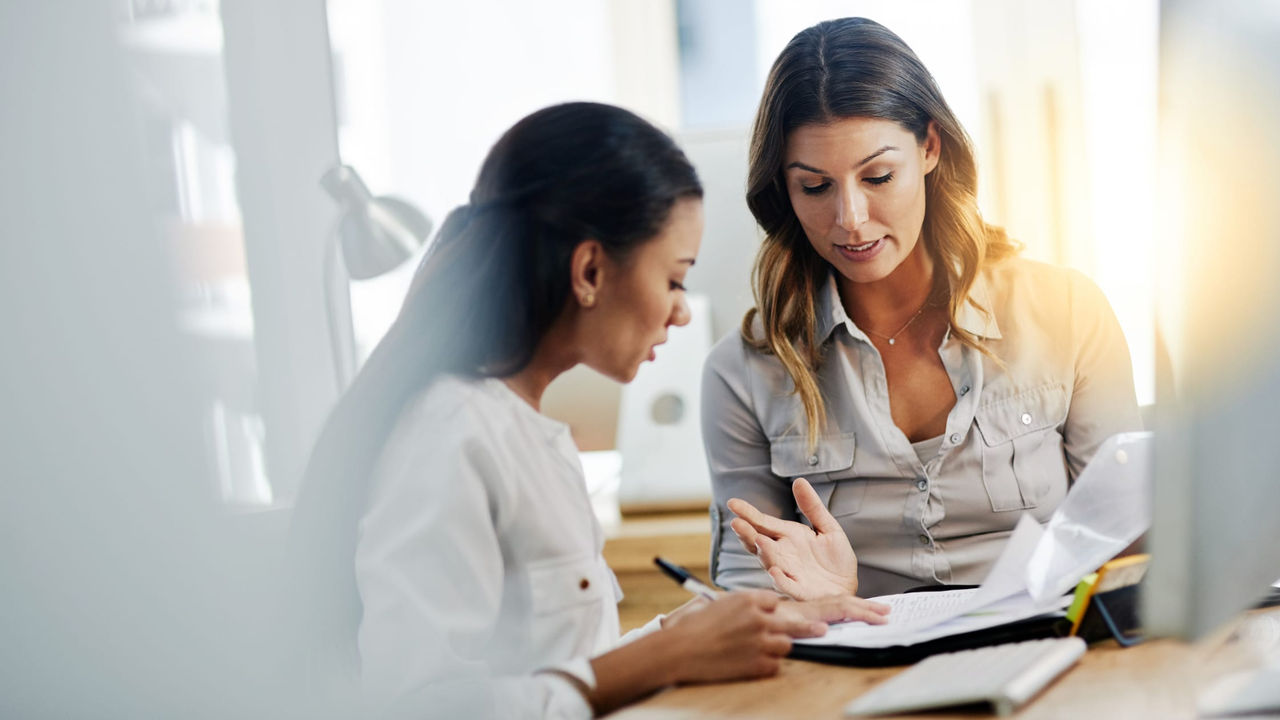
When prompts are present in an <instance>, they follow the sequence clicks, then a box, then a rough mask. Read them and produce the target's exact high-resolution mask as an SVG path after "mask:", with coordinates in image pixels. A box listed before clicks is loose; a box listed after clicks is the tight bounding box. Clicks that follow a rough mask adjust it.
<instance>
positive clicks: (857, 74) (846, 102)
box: [742, 17, 1018, 447]
mask: <svg viewBox="0 0 1280 720" xmlns="http://www.w3.org/2000/svg"><path fill="white" fill-rule="evenodd" d="M852 117H869V118H880V119H883V120H891V121H893V122H896V123H898V124H899V125H900V126H902V127H903V128H904V129H906V130H907V131H909V132H911V133H912V134H913V135H914V136H915V138H916V141H917V142H921V143H923V142H924V141H925V138H926V137H927V134H928V129H929V123H930V121H932V122H933V123H934V124H935V125H936V126H937V128H938V135H939V138H940V140H941V141H942V153H941V156H940V158H939V160H938V166H937V167H936V168H934V170H933V172H931V173H929V175H928V176H926V177H925V208H926V209H925V218H924V227H923V230H922V242H923V243H924V247H925V251H926V252H928V253H929V255H930V257H931V258H932V260H933V262H934V270H935V275H934V292H935V293H937V295H938V296H940V298H941V299H943V300H945V302H946V305H947V308H948V311H949V317H950V321H951V333H952V335H954V336H955V337H956V338H957V339H958V340H959V341H960V342H962V343H964V344H966V345H970V346H973V347H975V348H977V349H978V350H979V351H981V352H983V353H984V354H987V355H990V353H989V352H988V351H987V349H986V348H985V347H983V345H982V343H981V342H980V341H979V340H978V338H976V337H974V336H973V335H971V334H970V333H968V332H966V331H965V330H964V328H962V327H960V326H959V323H958V322H957V318H958V316H959V313H960V310H961V308H962V307H963V306H964V303H965V302H967V301H968V299H969V298H968V295H969V290H970V288H972V287H973V283H974V280H975V279H976V278H977V274H978V271H979V270H980V269H981V268H982V267H983V265H984V263H987V262H990V261H995V260H998V259H1000V258H1003V257H1007V256H1009V255H1012V254H1014V253H1015V252H1017V249H1018V246H1017V245H1016V244H1014V243H1012V242H1011V241H1010V240H1009V239H1008V237H1007V236H1006V235H1005V232H1004V230H1002V229H1000V228H998V227H996V226H994V225H989V224H987V223H986V222H984V221H983V220H982V217H981V216H980V214H979V213H978V200H977V192H978V170H977V164H976V162H975V161H974V154H973V144H972V143H971V142H970V140H969V136H968V134H966V133H965V130H964V128H963V127H961V125H960V121H959V120H957V119H956V116H955V114H954V113H952V112H951V108H950V107H949V106H948V105H947V101H946V100H945V99H944V98H943V97H942V91H941V90H939V89H938V85H937V83H935V82H934V80H933V76H932V75H930V74H929V71H928V70H927V69H925V66H924V64H923V63H921V62H920V58H918V57H916V54H915V53H914V52H912V51H911V48H910V47H908V46H907V44H906V43H905V42H903V41H902V38H899V37H898V36H897V35H895V34H893V33H892V32H890V31H889V29H888V28H886V27H884V26H883V25H881V24H879V23H877V22H874V21H872V20H868V19H866V18H858V17H852V18H841V19H839V20H828V21H826V22H822V23H819V24H817V25H814V26H813V27H811V28H808V29H806V30H802V31H800V32H799V33H798V34H797V35H796V36H795V37H794V38H792V39H791V42H789V43H787V46H786V48H784V49H783V51H782V54H781V55H779V56H778V59H777V60H776V61H775V62H774V64H773V69H772V70H771V71H770V72H769V79H768V81H767V82H766V84H765V90H764V96H763V97H762V98H761V100H760V108H759V110H758V111H757V114H756V120H755V127H754V129H753V131H752V136H751V154H750V163H749V170H748V179H747V206H748V207H750V208H751V213H752V214H753V215H755V217H756V221H757V222H759V223H760V227H761V228H762V229H763V230H764V232H765V240H764V242H763V244H761V246H760V250H759V253H758V255H757V256H756V264H755V271H754V277H753V283H752V285H753V290H754V292H755V300H756V306H755V307H754V308H752V309H751V310H750V311H749V312H748V313H747V315H746V317H745V318H744V319H743V322H742V335H743V337H744V338H745V339H746V340H747V341H748V342H750V343H751V344H752V345H754V346H755V347H756V348H758V349H760V350H762V351H764V352H769V353H772V354H774V355H776V356H777V357H778V360H779V361H780V362H782V364H783V366H784V367H786V369H787V373H788V374H789V375H790V376H791V378H792V380H793V381H794V383H795V387H796V392H797V393H798V394H799V395H800V399H801V402H802V403H803V405H804V410H805V417H806V419H807V421H808V439H809V444H810V446H811V447H812V446H814V445H815V444H816V443H817V437H818V432H819V430H820V428H821V425H822V422H823V418H824V417H825V412H826V411H825V409H824V403H823V401H822V396H821V394H820V393H819V391H818V385H817V381H816V379H815V373H816V371H817V368H818V366H819V364H820V363H821V361H822V357H821V348H820V347H818V345H817V343H816V342H815V341H814V332H815V328H816V310H815V300H816V296H817V290H818V288H819V287H821V285H822V283H823V281H824V278H825V277H826V274H827V268H828V267H829V266H828V264H827V262H826V261H825V260H823V259H822V257H821V256H819V255H818V254H817V252H816V251H815V250H814V249H813V247H812V246H811V245H810V244H809V241H808V239H807V238H806V237H805V233H804V229H803V228H802V227H801V226H800V220H799V219H798V218H797V217H796V214H795V211H794V210H793V209H792V207H791V199H790V197H789V196H788V194H787V186H786V182H785V180H784V179H783V175H782V163H783V157H784V154H785V152H786V145H787V138H788V136H789V135H790V134H791V132H792V131H794V130H795V129H797V128H799V127H802V126H805V125H822V124H826V123H829V122H832V121H835V120H839V119H842V118H852ZM757 315H758V316H759V318H760V321H761V324H762V325H763V328H764V337H762V338H757V337H755V334H754V331H753V329H752V325H753V323H754V320H755V318H756V316H757Z"/></svg>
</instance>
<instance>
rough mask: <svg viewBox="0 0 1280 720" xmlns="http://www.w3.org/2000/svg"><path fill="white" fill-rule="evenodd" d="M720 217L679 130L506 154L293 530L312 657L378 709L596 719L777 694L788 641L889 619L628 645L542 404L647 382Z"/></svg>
mask: <svg viewBox="0 0 1280 720" xmlns="http://www.w3.org/2000/svg"><path fill="white" fill-rule="evenodd" d="M701 197H702V189H701V186H700V185H699V183H698V179H697V177H696V175H695V173H694V170H693V168H692V167H691V166H690V164H689V162H688V161H687V160H686V159H685V156H684V154H683V153H681V152H680V150H679V148H677V147H676V145H675V144H674V143H673V142H672V140H671V139H670V138H669V137H667V136H666V135H665V134H663V133H662V132H661V131H659V130H657V129H656V128H654V127H653V126H651V125H649V124H648V123H646V122H645V121H643V120H641V119H640V118H638V117H637V116H635V115H633V114H632V113H629V112H627V111H625V110H621V109H618V108H614V107H610V106H607V105H598V104H592V103H572V104H566V105H559V106H555V107H551V108H547V109H544V110H541V111H539V112H536V113H534V114H532V115H530V116H529V117H526V118H525V119H523V120H521V121H520V122H519V123H517V124H516V125H515V126H514V127H512V128H511V129H510V130H509V131H508V132H507V133H506V134H505V135H503V137H502V138H501V139H500V140H499V141H498V143H497V144H496V145H495V146H494V148H493V149H492V150H491V151H490V153H489V155H488V157H487V158H486V160H485V162H484V164H483V166H482V167H481V170H480V175H479V177H478V179H477V181H476V185H475V189H474V190H473V191H472V193H471V202H470V204H468V205H465V206H463V207H460V208H458V209H456V210H454V211H453V212H452V213H450V215H449V216H448V218H447V219H446V221H445V223H444V226H443V227H442V229H441V231H440V235H439V237H438V238H437V239H436V241H435V243H434V245H433V246H432V247H431V249H430V251H429V252H428V254H427V256H426V258H425V259H424V260H423V263H422V266H421V267H420V268H419V270H418V273H417V275H416V277H415V279H414V283H413V286H412V288H411V290H410V292H409V296H408V298H407V300H406V301H405V304H404V307H403V309H402V310H401V312H400V315H399V317H398V318H397V319H396V321H395V323H394V325H393V326H392V327H391V329H390V331H389V332H388V333H387V336H386V338H385V339H384V340H383V341H382V343H381V344H380V345H379V346H378V348H377V349H376V350H375V351H374V353H373V355H372V356H371V357H370V359H369V361H368V363H367V364H366V366H365V368H364V369H363V371H362V372H361V374H360V375H359V377H358V378H357V379H356V381H355V383H354V384H353V386H352V388H351V389H350V391H349V392H348V393H347V394H346V395H345V396H344V397H343V398H342V400H341V402H340V403H339V406H338V408H337V409H336V410H335V412H334V413H333V415H332V417H331V418H330V420H329V422H328V424H327V426H326V427H325V430H324V432H323V433H322V435H321V438H320V440H319V441H318V443H317V445H316V449H315V452H314V454H313V457H312V459H311V463H310V465H309V467H308V471H307V478H306V486H305V489H304V492H303V497H302V501H301V502H300V504H299V508H298V517H297V520H296V524H295V538H296V539H297V540H298V541H299V543H300V545H301V546H302V547H301V550H302V551H303V552H304V553H305V556H306V557H308V558H312V559H313V562H311V563H310V564H309V565H308V567H307V569H308V571H309V572H308V576H309V578H310V581H309V582H310V587H309V594H310V595H311V597H312V598H313V599H318V600H319V602H320V605H319V608H320V611H319V613H318V615H317V618H315V619H317V620H319V622H316V623H313V624H311V628H312V629H311V632H312V634H311V635H310V637H309V639H310V640H311V641H312V643H313V644H318V645H319V647H315V648H313V649H314V650H315V651H316V652H318V653H320V654H323V653H326V652H327V653H329V657H333V656H334V655H335V654H336V655H337V656H338V657H343V656H345V657H347V658H348V659H351V660H354V661H358V672H359V675H360V679H361V684H362V685H363V689H364V691H365V693H366V697H368V698H369V699H371V700H372V701H373V702H374V703H375V704H376V705H377V706H378V707H380V708H384V709H385V708H387V706H388V705H390V707H391V709H392V712H394V714H396V715H402V714H403V715H406V716H410V715H413V716H420V715H423V714H425V715H426V716H429V717H446V716H447V717H477V716H483V717H488V716H502V717H526V716H529V717H532V716H537V717H574V716H590V715H591V714H592V712H596V713H600V712H605V711H608V710H609V709H611V708H614V707H617V706H618V705H620V704H622V703H625V702H628V701H630V700H633V699H635V698H637V697H639V696H641V695H643V694H645V693H647V692H650V691H652V690H654V689H656V688H659V687H662V686H664V685H668V684H672V683H680V682H696V681H712V680H721V679H729V678H740V677H753V676H759V675H765V674H769V673H772V672H774V671H775V669H776V668H777V665H778V658H780V657H781V656H783V655H785V654H786V653H787V651H788V649H789V648H790V637H791V636H809V635H815V634H821V633H822V632H824V631H825V624H824V621H835V620H840V619H846V618H860V619H868V620H872V621H876V620H878V619H879V617H880V615H879V612H880V610H882V609H883V608H876V607H873V606H871V605H870V604H868V603H865V602H864V601H858V600H855V599H853V598H848V597H846V598H840V599H835V600H830V601H826V602H822V603H811V604H801V603H790V602H787V603H781V604H780V603H779V601H778V599H777V596H776V595H775V594H773V593H759V592H749V593H730V594H727V595H723V596H721V597H720V598H718V599H716V600H714V601H711V602H702V603H694V604H691V605H687V606H685V607H684V608H682V609H681V610H678V611H676V612H675V613H673V614H672V615H670V616H667V617H664V618H658V619H655V620H654V621H653V622H651V623H650V624H649V625H647V626H646V627H645V628H642V629H641V630H639V631H636V632H635V633H633V635H631V636H629V637H628V638H627V639H626V640H627V641H626V642H625V643H623V644H621V645H617V646H616V647H614V645H615V644H616V643H617V642H618V615H617V608H616V603H617V601H618V599H619V592H618V589H617V583H616V581H615V579H614V577H613V573H612V572H611V571H610V569H609V567H608V566H607V565H606V564H605V561H604V558H603V557H602V555H601V550H602V548H603V543H604V539H603V536H602V534H601V531H600V528H599V526H598V524H597V523H596V521H595V517H594V515H593V514H592V511H591V506H590V503H589V500H588V497H587V494H586V489H585V485H584V483H583V478H582V470H581V467H580V465H579V462H578V456H577V451H576V448H575V447H574V445H573V442H572V440H571V438H570V436H569V433H568V428H567V426H565V425H563V424H562V423H559V422H556V421H554V420H551V419H550V418H547V417H546V416H544V415H542V414H540V413H539V410H538V408H539V402H540V399H541V397H542V394H543V391H544V390H545V389H546V387H547V385H548V384H549V383H550V382H551V381H552V380H553V379H554V378H555V377H556V376H557V375H559V374H560V373H561V372H563V371H565V370H568V369H569V368H571V367H573V366H575V365H577V364H579V363H582V364H585V365H587V366H588V367H591V368H593V369H595V370H597V371H599V372H601V373H602V374H604V375H607V376H609V377H611V378H613V379H615V380H618V381H620V382H627V381H629V380H631V379H632V378H633V377H634V376H635V374H636V371H637V369H638V368H639V366H640V363H642V362H644V361H645V360H646V359H649V360H652V359H653V357H654V352H655V348H656V347H657V346H658V345H661V344H662V343H663V342H664V341H665V340H666V335H667V329H668V328H669V327H670V326H672V325H683V324H685V323H687V322H688V320H689V310H688V307H687V306H686V304H685V300H684V288H683V286H682V285H681V283H682V281H683V279H684V277H685V274H686V273H687V272H688V270H689V268H690V266H692V265H693V263H694V258H695V256H696V254H697V251H698V245H699V243H700V241H701V235H702V202H701ZM610 648H612V649H610ZM335 650H336V651H337V652H336V653H334V652H333V651H335ZM352 669H355V668H352ZM313 674H314V673H313Z"/></svg>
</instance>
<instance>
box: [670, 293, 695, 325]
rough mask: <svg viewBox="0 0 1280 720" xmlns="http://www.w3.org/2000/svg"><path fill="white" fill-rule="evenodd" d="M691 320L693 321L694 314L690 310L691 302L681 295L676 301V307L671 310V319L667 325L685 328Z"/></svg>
mask: <svg viewBox="0 0 1280 720" xmlns="http://www.w3.org/2000/svg"><path fill="white" fill-rule="evenodd" d="M691 319H693V312H692V311H691V310H689V302H688V301H687V300H686V299H685V297H684V294H683V293H681V294H680V296H679V297H678V298H677V299H676V305H675V307H673V308H671V317H669V318H667V325H675V326H676V327H683V326H685V325H688V324H689V321H690V320H691Z"/></svg>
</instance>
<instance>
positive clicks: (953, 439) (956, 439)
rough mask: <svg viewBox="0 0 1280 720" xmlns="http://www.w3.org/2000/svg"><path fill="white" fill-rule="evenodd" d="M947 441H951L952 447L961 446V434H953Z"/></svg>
mask: <svg viewBox="0 0 1280 720" xmlns="http://www.w3.org/2000/svg"><path fill="white" fill-rule="evenodd" d="M947 439H948V440H950V441H951V444H952V445H959V444H960V433H951V437H949V438H947Z"/></svg>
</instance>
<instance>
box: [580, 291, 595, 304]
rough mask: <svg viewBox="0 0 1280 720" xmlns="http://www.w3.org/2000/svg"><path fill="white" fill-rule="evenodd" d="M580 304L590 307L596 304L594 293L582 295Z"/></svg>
mask: <svg viewBox="0 0 1280 720" xmlns="http://www.w3.org/2000/svg"><path fill="white" fill-rule="evenodd" d="M582 304H583V305H586V306H587V307H591V306H592V305H595V304H596V296H595V294H594V293H587V294H586V295H583V296H582Z"/></svg>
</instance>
